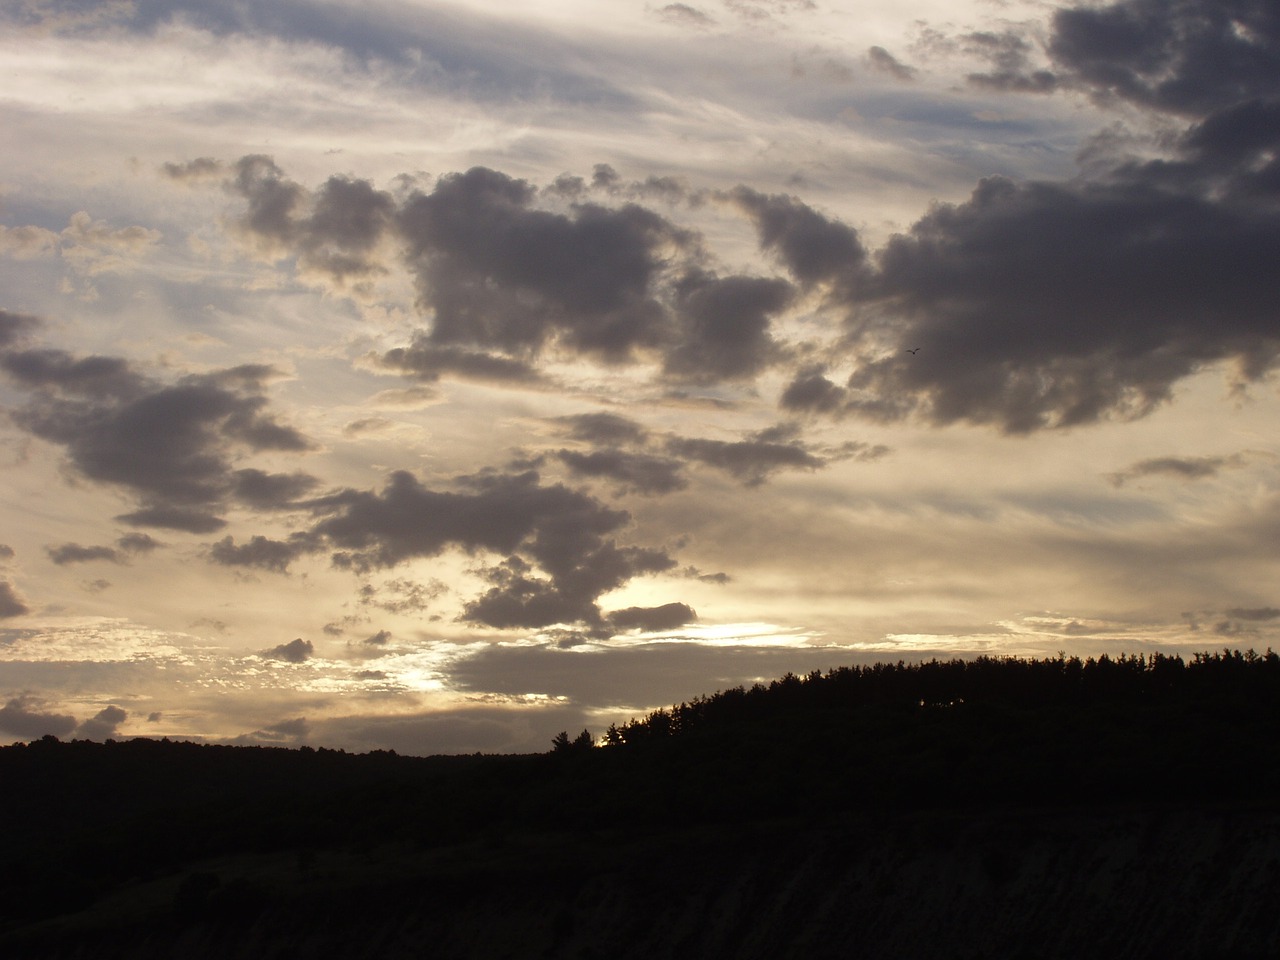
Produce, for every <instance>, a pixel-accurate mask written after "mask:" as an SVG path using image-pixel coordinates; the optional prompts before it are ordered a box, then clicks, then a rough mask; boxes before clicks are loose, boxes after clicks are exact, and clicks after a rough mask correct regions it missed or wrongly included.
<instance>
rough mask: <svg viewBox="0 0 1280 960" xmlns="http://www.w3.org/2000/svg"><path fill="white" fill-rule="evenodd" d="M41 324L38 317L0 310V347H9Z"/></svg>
mask: <svg viewBox="0 0 1280 960" xmlns="http://www.w3.org/2000/svg"><path fill="white" fill-rule="evenodd" d="M40 326H41V323H40V319H39V317H33V316H31V315H30V314H27V313H13V312H12V311H10V310H0V348H8V347H11V346H13V345H15V344H17V343H19V342H20V341H22V340H23V339H25V338H26V337H27V335H28V334H30V333H32V332H33V331H35V330H37V329H39V328H40Z"/></svg>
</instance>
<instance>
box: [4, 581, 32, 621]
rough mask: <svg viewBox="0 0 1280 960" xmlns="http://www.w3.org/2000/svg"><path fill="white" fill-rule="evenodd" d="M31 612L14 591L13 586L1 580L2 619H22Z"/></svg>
mask: <svg viewBox="0 0 1280 960" xmlns="http://www.w3.org/2000/svg"><path fill="white" fill-rule="evenodd" d="M30 612H31V608H30V607H28V606H27V605H26V604H25V603H24V602H23V601H22V599H21V598H20V597H19V596H18V594H17V593H16V592H15V591H14V589H13V584H11V583H9V581H7V580H0V618H5V617H20V616H22V615H23V614H24V613H30Z"/></svg>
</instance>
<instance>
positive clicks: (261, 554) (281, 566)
mask: <svg viewBox="0 0 1280 960" xmlns="http://www.w3.org/2000/svg"><path fill="white" fill-rule="evenodd" d="M308 550H309V545H308V544H306V543H303V542H299V541H297V540H295V541H285V540H272V539H270V538H269V537H264V536H260V535H254V536H252V537H250V538H249V539H248V540H247V541H246V542H244V543H239V544H238V543H236V542H235V539H234V538H232V537H223V538H222V539H221V540H219V541H218V542H217V543H215V544H213V545H212V546H211V547H210V548H209V559H210V560H212V561H213V562H214V563H218V564H222V565H223V566H226V567H257V568H259V569H260V570H273V571H275V572H276V573H285V572H286V571H287V570H288V569H289V564H290V563H292V562H293V561H294V560H295V559H297V557H298V556H299V555H301V554H303V553H306V552H308Z"/></svg>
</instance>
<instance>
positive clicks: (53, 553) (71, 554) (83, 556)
mask: <svg viewBox="0 0 1280 960" xmlns="http://www.w3.org/2000/svg"><path fill="white" fill-rule="evenodd" d="M45 551H46V552H47V553H48V554H49V559H50V560H52V561H53V562H54V563H56V564H57V565H58V566H65V565H66V564H68V563H88V562H90V561H93V560H106V561H108V562H110V563H123V562H124V557H123V556H122V555H121V553H120V551H119V550H117V549H116V548H115V547H103V546H95V547H82V546H81V545H80V544H78V543H64V544H61V545H60V546H57V547H46V548H45Z"/></svg>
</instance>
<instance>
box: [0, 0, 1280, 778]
mask: <svg viewBox="0 0 1280 960" xmlns="http://www.w3.org/2000/svg"><path fill="white" fill-rule="evenodd" d="M1112 6H1114V7H1115V10H1113V11H1111V13H1114V14H1115V16H1111V15H1110V14H1108V13H1107V10H1106V9H1104V10H1102V11H1101V12H1099V11H1098V10H1097V9H1095V8H1096V5H1092V6H1089V5H1082V6H1080V7H1079V8H1078V9H1077V8H1076V7H1074V6H1072V5H1071V4H1070V3H1065V2H1064V3H1060V4H1053V5H1050V6H1045V5H1043V4H1039V3H1021V2H1014V3H1005V4H1002V5H1001V6H1000V11H999V14H1000V16H999V18H998V19H993V18H992V15H991V10H990V8H989V7H988V6H986V5H982V4H977V3H962V4H960V5H958V6H957V5H956V4H953V3H948V4H946V5H943V4H941V3H938V2H936V0H911V2H908V3H906V4H903V3H900V2H895V3H888V2H880V0H876V2H875V3H870V4H868V3H861V4H858V5H857V6H856V7H854V6H853V5H850V4H843V3H830V4H815V3H808V2H801V0H770V2H764V0H760V2H755V0H733V2H729V0H709V2H706V3H688V4H685V3H681V4H652V3H646V2H641V0H636V2H628V0H624V2H621V3H617V4H612V5H611V6H610V10H609V16H608V17H607V18H603V19H602V18H601V17H600V5H599V4H596V3H587V2H585V0H538V2H536V3H530V4H523V5H521V6H520V7H519V9H515V8H512V7H511V6H510V5H509V4H505V3H497V2H494V0H470V2H462V3H455V4H447V5H444V4H439V3H435V2H428V0H392V2H388V3H383V4H377V5H365V4H354V3H350V2H348V0H334V2H331V3H326V4H316V5H309V6H308V5H303V6H298V7H296V8H290V9H289V10H287V11H284V12H281V13H280V14H279V15H278V16H270V17H269V16H266V15H265V14H262V13H261V11H258V10H256V8H251V9H240V8H237V11H236V12H235V14H234V15H232V14H231V13H230V12H228V10H229V8H226V7H225V5H224V4H222V3H220V2H214V3H203V2H197V0H160V2H157V3H154V4H147V5H144V6H143V7H137V6H135V5H129V4H113V5H106V6H103V7H102V8H101V9H97V8H95V9H94V10H89V9H88V8H85V9H83V10H80V9H72V8H70V7H68V6H67V5H65V4H56V3H53V2H46V0H35V2H31V3H25V4H22V5H20V9H19V8H15V9H13V10H8V9H5V10H2V11H0V38H2V39H0V63H3V65H4V67H5V76H6V90H5V98H4V100H3V102H0V123H2V124H3V125H4V129H5V131H6V134H7V137H6V142H7V143H8V144H9V147H8V149H7V150H4V151H0V281H2V282H0V289H2V290H3V291H4V293H3V295H2V296H0V404H3V407H4V417H3V418H0V475H2V476H3V480H4V483H3V485H0V513H2V515H3V524H2V525H0V530H2V531H3V533H0V742H2V741H4V740H5V738H10V739H29V738H31V737H33V736H39V735H42V734H43V733H55V734H56V735H59V736H89V737H95V738H101V737H104V736H107V735H117V736H142V735H158V736H171V737H184V736H186V737H201V738H206V739H212V740H231V741H239V742H259V743H275V744H297V743H312V744H318V745H328V746H341V747H344V748H347V749H375V748H380V747H394V748H395V749H397V750H400V751H402V752H417V753H430V752H463V753H466V752H473V751H476V750H485V751H489V750H492V751H498V752H513V751H520V750H541V749H545V748H546V747H547V746H548V744H549V741H550V737H551V736H552V735H554V734H555V733H556V732H558V731H559V730H561V729H568V730H578V729H581V728H582V727H584V726H591V727H592V729H593V732H596V733H598V732H599V729H598V728H599V727H600V726H601V725H607V723H609V722H621V721H625V719H627V716H626V711H628V710H632V709H635V710H642V711H643V710H647V709H652V708H653V706H654V705H667V704H670V703H673V702H679V701H681V700H686V699H689V698H691V697H695V696H698V695H700V694H703V693H711V692H714V691H715V690H717V689H723V688H725V687H731V686H736V685H738V684H742V683H746V684H748V685H749V684H750V683H751V682H755V681H757V680H767V679H770V678H773V677H777V676H779V675H781V674H784V673H786V672H788V671H791V672H795V673H803V672H808V671H810V670H815V669H816V670H827V669H830V668H832V667H836V666H840V665H842V664H847V663H854V662H869V661H873V660H877V659H888V660H898V659H918V658H926V659H927V658H930V657H934V656H937V657H949V656H973V655H979V654H991V655H1005V654H1018V655H1028V656H1039V655H1053V654H1055V653H1056V652H1057V651H1059V650H1064V651H1067V652H1068V653H1073V654H1079V655H1081V656H1097V655H1100V654H1103V653H1119V652H1147V651H1152V650H1162V651H1167V652H1183V653H1186V652H1190V651H1194V650H1198V649H1216V648H1221V647H1223V646H1234V647H1255V648H1257V649H1259V650H1261V649H1265V648H1266V647H1268V646H1273V645H1276V642H1277V638H1280V593H1277V592H1276V587H1275V584H1276V583H1277V573H1278V572H1280V570H1278V569H1277V565H1278V563H1280V558H1277V556H1276V553H1275V550H1274V541H1275V531H1276V529H1277V524H1278V523H1280V442H1278V440H1277V435H1276V431H1275V427H1274V424H1275V423H1276V419H1277V413H1278V412H1280V409H1278V408H1280V396H1278V395H1277V390H1276V380H1275V377H1274V374H1273V368H1274V366H1275V365H1276V358H1277V357H1280V326H1278V321H1280V317H1277V314H1276V307H1275V304H1276V303H1277V302H1280V289H1277V281H1276V279H1275V277H1274V276H1273V274H1274V272H1275V271H1274V270H1272V269H1271V268H1270V263H1269V261H1267V259H1266V257H1265V256H1260V255H1259V250H1261V249H1262V248H1263V247H1265V248H1266V249H1267V250H1268V251H1269V250H1270V249H1272V248H1273V247H1274V245H1275V243H1277V242H1280V218H1278V217H1277V215H1276V213H1275V211H1276V209H1277V205H1276V202H1275V201H1276V196H1275V193H1274V183H1275V182H1277V180H1276V177H1275V171H1276V166H1277V163H1278V162H1280V161H1277V159H1276V158H1277V155H1278V153H1280V142H1277V141H1276V138H1275V136H1274V133H1273V131H1272V130H1271V126H1270V125H1268V123H1267V121H1266V117H1267V116H1269V114H1266V110H1265V108H1264V107H1263V106H1259V104H1266V103H1269V102H1270V101H1268V100H1266V99H1265V98H1266V97H1270V96H1272V95H1273V90H1274V77H1271V78H1270V79H1268V77H1266V76H1263V75H1262V74H1261V73H1256V72H1255V73H1247V72H1246V73H1243V74H1239V75H1237V73H1236V72H1234V71H1236V70H1237V65H1238V64H1242V63H1254V62H1264V61H1265V62H1266V63H1270V61H1269V60H1266V58H1265V57H1263V58H1262V59H1261V60H1259V59H1258V58H1259V56H1260V55H1259V50H1264V48H1265V49H1270V48H1269V47H1266V45H1267V44H1272V45H1274V43H1275V42H1276V40H1277V38H1276V37H1273V36H1269V35H1268V34H1267V31H1268V30H1273V29H1274V27H1275V24H1274V18H1269V17H1268V16H1267V15H1266V5H1265V0H1250V2H1246V3H1243V4H1240V5H1238V6H1237V7H1236V8H1233V11H1234V12H1233V16H1234V17H1235V20H1233V21H1231V22H1227V21H1226V20H1224V19H1223V15H1222V14H1221V11H1219V10H1218V9H1217V8H1216V7H1215V5H1214V4H1213V2H1212V0H1192V2H1190V3H1189V4H1187V5H1183V6H1181V7H1179V8H1178V9H1177V10H1176V11H1172V12H1169V13H1168V15H1169V16H1172V17H1177V18H1184V19H1180V20H1179V23H1178V25H1177V26H1178V29H1176V30H1173V31H1172V32H1170V31H1169V30H1167V29H1165V26H1167V25H1164V24H1160V23H1157V22H1155V21H1154V20H1152V19H1151V18H1152V14H1151V12H1150V9H1149V8H1148V7H1147V6H1144V5H1143V4H1140V3H1137V2H1136V0H1113V3H1111V4H1104V5H1103V7H1104V8H1108V7H1112ZM352 22H358V23H359V25H360V29H359V30H355V31H353V30H352V29H351V28H350V24H351V23H352ZM1117 23H1124V24H1127V25H1128V26H1127V27H1126V29H1128V30H1129V31H1130V33H1128V34H1126V40H1125V44H1124V45H1117V44H1108V42H1107V41H1108V39H1109V34H1108V31H1109V30H1111V29H1113V28H1114V25H1115V24H1117ZM1171 37H1172V38H1174V39H1170V38H1171ZM1090 38H1092V39H1090ZM1095 41H1096V42H1097V44H1098V46H1097V48H1096V49H1095V48H1094V47H1093V46H1091V44H1092V43H1094V42H1095ZM1134 44H1136V45H1137V50H1138V52H1137V54H1135V57H1134V59H1133V60H1132V61H1129V60H1126V59H1124V56H1123V55H1121V54H1118V53H1117V52H1116V51H1118V50H1120V49H1122V48H1123V49H1133V48H1134V47H1133V45H1134ZM1205 50H1222V51H1226V52H1227V53H1229V54H1230V55H1229V56H1227V55H1224V56H1222V57H1220V58H1217V59H1214V60H1212V61H1208V60H1204V59H1202V58H1203V51H1205ZM1260 69H1261V68H1260ZM1267 69H1270V68H1267ZM1263 73H1265V70H1264V71H1263ZM1116 76H1123V77H1126V78H1127V80H1126V83H1125V84H1124V85H1123V89H1121V88H1120V87H1116V88H1114V89H1113V88H1110V87H1108V86H1107V85H1106V84H1105V83H1104V81H1103V79H1102V78H1103V77H1116ZM1187 77H1195V78H1196V82H1195V83H1178V82H1172V81H1176V80H1179V79H1185V78H1187ZM1165 81H1170V82H1165ZM1269 84H1270V85H1269ZM1232 131H1235V134H1238V135H1229V134H1231V132H1232ZM1171 171H1176V172H1177V175H1176V176H1174V175H1173V173H1172V172H1171ZM1135 198H1145V200H1143V201H1142V202H1137V201H1136V200H1135ZM1099 224H1106V225H1107V226H1106V228H1105V229H1103V228H1102V227H1100V226H1099Z"/></svg>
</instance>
